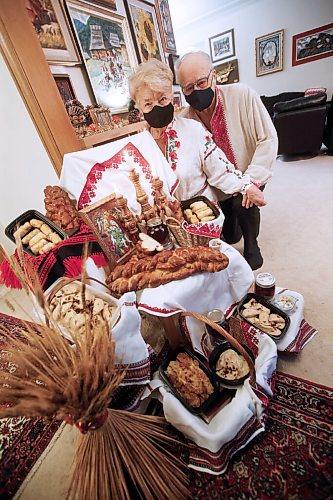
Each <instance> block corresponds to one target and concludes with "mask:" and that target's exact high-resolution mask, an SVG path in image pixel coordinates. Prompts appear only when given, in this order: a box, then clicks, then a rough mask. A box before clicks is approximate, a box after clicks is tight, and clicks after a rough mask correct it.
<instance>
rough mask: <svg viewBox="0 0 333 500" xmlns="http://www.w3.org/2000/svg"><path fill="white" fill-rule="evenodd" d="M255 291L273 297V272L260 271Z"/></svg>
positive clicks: (266, 296)
mask: <svg viewBox="0 0 333 500" xmlns="http://www.w3.org/2000/svg"><path fill="white" fill-rule="evenodd" d="M254 293H256V294H257V295H260V296H261V297H264V298H265V299H268V300H270V299H272V298H273V297H274V295H275V277H274V276H273V274H271V273H259V274H258V275H257V277H256V281H255V285H254Z"/></svg>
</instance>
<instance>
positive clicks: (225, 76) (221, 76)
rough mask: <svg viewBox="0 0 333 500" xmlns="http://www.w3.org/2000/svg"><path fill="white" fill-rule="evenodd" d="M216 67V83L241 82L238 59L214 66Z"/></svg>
mask: <svg viewBox="0 0 333 500" xmlns="http://www.w3.org/2000/svg"><path fill="white" fill-rule="evenodd" d="M214 69H215V71H216V83H217V84H218V85H226V84H227V83H237V82H239V71H238V59H233V60H232V61H228V62H225V63H222V64H219V65H217V66H214Z"/></svg>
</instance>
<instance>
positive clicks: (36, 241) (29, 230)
mask: <svg viewBox="0 0 333 500" xmlns="http://www.w3.org/2000/svg"><path fill="white" fill-rule="evenodd" d="M13 236H14V238H15V239H16V238H21V241H22V244H23V245H24V246H28V248H29V250H31V252H32V253H33V254H35V255H42V254H44V253H46V252H49V251H50V250H52V248H54V247H55V246H56V245H57V244H58V243H60V242H61V241H62V239H61V238H60V236H59V235H58V234H57V233H55V232H54V231H53V229H51V228H50V227H49V226H48V225H47V224H46V223H45V222H43V221H41V220H39V219H31V220H30V221H27V222H25V223H24V224H23V225H22V226H20V227H19V228H18V229H17V230H16V231H15V233H14V235H13Z"/></svg>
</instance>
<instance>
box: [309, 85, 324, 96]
mask: <svg viewBox="0 0 333 500" xmlns="http://www.w3.org/2000/svg"><path fill="white" fill-rule="evenodd" d="M326 92H327V88H325V87H317V88H316V87H313V88H310V89H306V91H305V92H304V95H314V94H322V93H325V94H326Z"/></svg>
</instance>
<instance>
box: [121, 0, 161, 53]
mask: <svg viewBox="0 0 333 500" xmlns="http://www.w3.org/2000/svg"><path fill="white" fill-rule="evenodd" d="M124 5H125V8H126V12H127V16H128V19H129V21H130V25H131V30H132V34H133V38H134V40H135V42H136V51H137V56H138V59H139V61H140V62H146V61H148V60H149V59H159V60H160V61H163V62H165V58H164V52H163V46H162V41H161V36H160V31H159V26H158V22H157V17H156V11H155V7H154V5H151V4H150V3H149V2H146V1H145V0H124Z"/></svg>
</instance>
